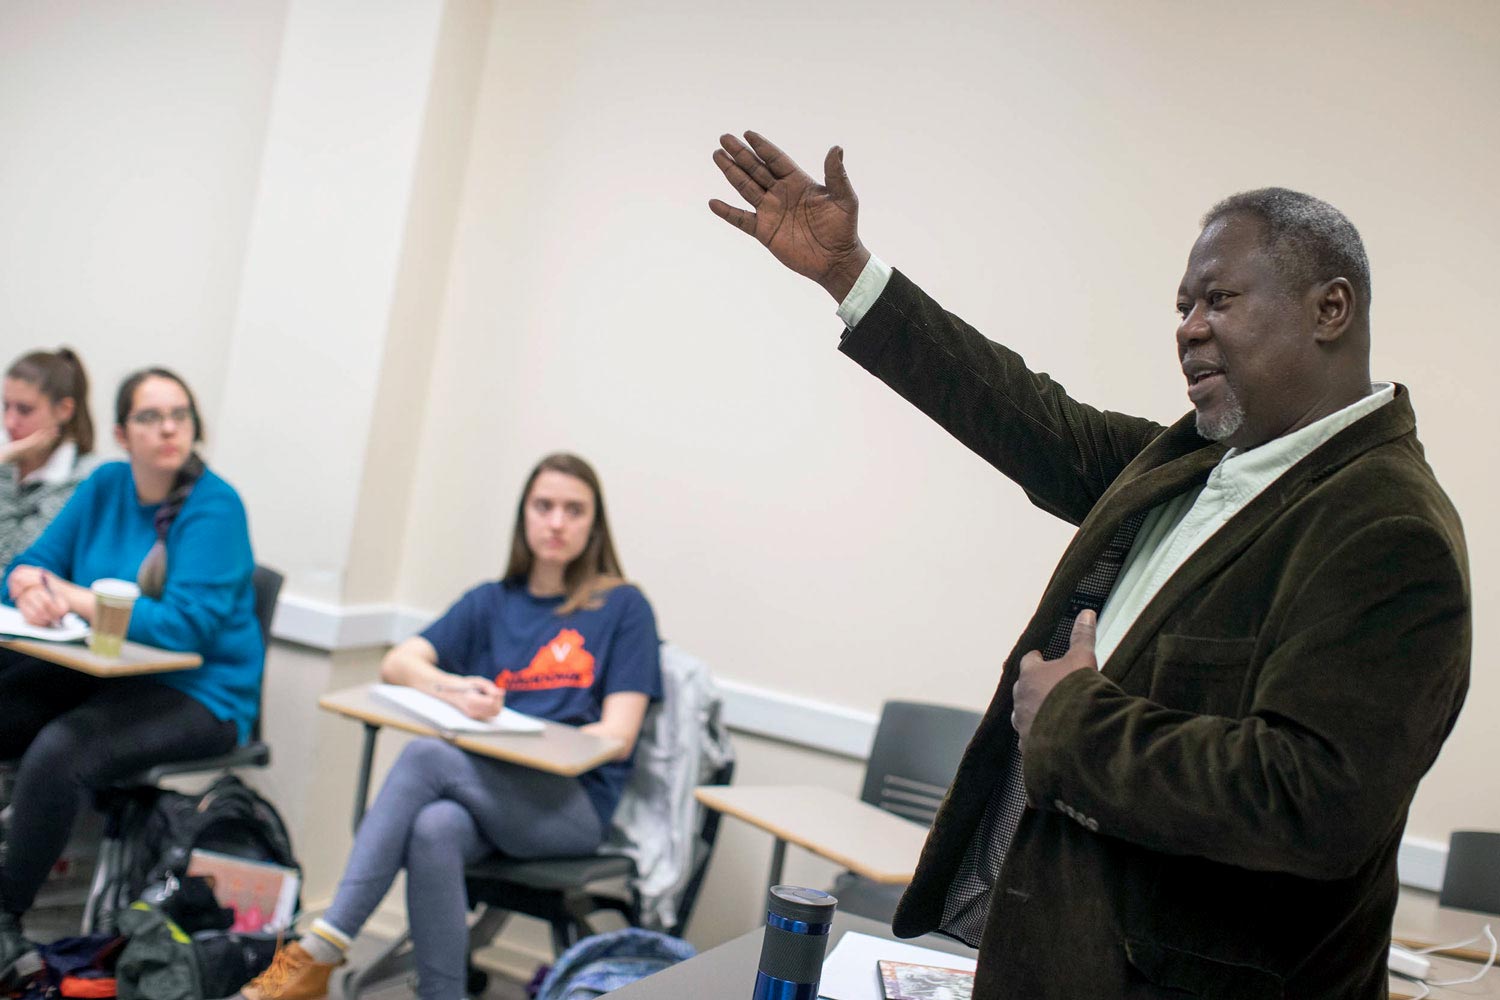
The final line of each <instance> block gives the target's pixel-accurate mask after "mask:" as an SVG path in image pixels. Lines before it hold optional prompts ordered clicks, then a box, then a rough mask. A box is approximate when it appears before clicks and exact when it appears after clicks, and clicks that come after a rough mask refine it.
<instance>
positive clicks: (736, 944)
mask: <svg viewBox="0 0 1500 1000" xmlns="http://www.w3.org/2000/svg"><path fill="white" fill-rule="evenodd" d="M850 931H859V932H861V933H864V934H869V935H871V936H873V937H883V938H889V939H891V940H895V936H894V935H893V934H891V929H890V928H889V927H887V926H886V925H885V924H882V923H880V922H878V921H875V920H869V919H867V918H865V917H858V916H855V915H854V914H852V913H835V914H834V916H833V927H832V928H831V929H830V930H829V932H828V953H829V954H830V955H831V954H833V949H834V948H835V947H837V946H838V943H839V939H840V938H842V937H843V936H844V935H845V934H847V933H849V932H850ZM764 935H765V929H764V928H763V927H757V928H756V929H755V930H753V931H750V932H749V933H747V934H742V935H740V936H739V937H737V938H735V939H734V940H733V941H726V942H725V943H724V944H721V945H719V946H718V947H717V948H710V949H709V950H708V951H705V952H704V953H703V954H701V955H697V956H695V957H693V958H690V959H688V960H687V961H686V962H679V963H678V964H677V965H674V966H671V967H670V968H666V969H663V970H662V971H660V972H658V973H657V974H656V975H654V976H647V977H646V978H645V979H642V980H639V981H637V982H634V983H631V984H630V985H629V986H624V987H621V988H620V989H618V990H614V991H613V992H611V993H608V994H606V996H608V997H609V1000H685V998H689V997H693V998H699V997H701V998H704V1000H709V998H713V1000H717V998H720V997H724V998H727V1000H748V998H749V996H750V994H751V992H752V991H753V990H754V988H755V970H756V967H757V966H758V965H759V964H760V946H761V939H762V938H763V937H764ZM908 943H909V944H915V945H921V946H922V947H924V948H934V949H936V950H938V951H945V952H948V953H949V954H950V955H964V956H966V957H968V958H973V957H974V955H975V952H974V949H973V948H966V947H964V946H963V945H961V944H959V943H958V942H957V941H950V940H949V939H948V938H944V937H938V936H936V935H933V934H928V935H925V936H923V937H919V938H914V939H912V940H911V941H909V942H908Z"/></svg>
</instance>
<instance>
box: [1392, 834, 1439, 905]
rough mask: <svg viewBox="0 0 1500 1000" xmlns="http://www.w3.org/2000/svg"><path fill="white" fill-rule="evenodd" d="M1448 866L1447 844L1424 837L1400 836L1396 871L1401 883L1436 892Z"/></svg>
mask: <svg viewBox="0 0 1500 1000" xmlns="http://www.w3.org/2000/svg"><path fill="white" fill-rule="evenodd" d="M1447 867H1448V845H1447V844H1444V843H1442V842H1440V841H1436V840H1428V839H1426V838H1425V837H1402V838H1401V848H1400V850H1399V851H1398V852H1397V854H1396V871H1397V873H1398V877H1399V878H1400V879H1401V884H1402V885H1407V886H1411V887H1412V888H1413V889H1426V890H1428V891H1430V892H1437V891H1438V890H1439V889H1441V888H1442V887H1443V871H1444V869H1446V868H1447Z"/></svg>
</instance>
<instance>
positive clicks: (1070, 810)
mask: <svg viewBox="0 0 1500 1000" xmlns="http://www.w3.org/2000/svg"><path fill="white" fill-rule="evenodd" d="M745 140H746V142H741V141H740V140H739V139H737V138H735V137H734V136H730V135H725V136H723V137H722V138H721V139H720V144H721V148H720V149H718V150H716V151H715V152H714V161H715V163H717V165H718V166H719V168H720V170H722V171H723V173H724V176H725V177H726V178H727V179H728V180H729V182H730V184H731V185H733V187H734V188H735V190H736V191H738V192H739V194H740V196H741V197H743V198H744V199H745V201H746V202H748V203H749V206H750V210H748V211H747V210H745V209H741V208H735V207H733V206H730V205H728V204H725V203H724V202H722V201H718V200H714V201H711V202H710V203H709V207H710V208H711V209H712V210H713V212H714V213H715V214H716V215H718V216H719V217H720V218H722V219H724V220H725V221H727V222H729V223H730V224H732V225H734V226H735V227H737V228H739V229H741V230H743V231H744V232H746V233H749V234H751V235H753V236H754V237H755V238H756V239H758V240H759V241H760V242H761V243H762V244H764V245H765V246H766V248H767V249H769V250H770V251H771V254H772V255H773V256H774V257H775V258H776V259H777V260H779V261H781V263H782V264H784V265H786V266H787V267H788V268H790V269H791V270H793V271H796V272H797V273H798V274H802V275H804V276H806V277H809V278H811V279H813V280H814V281H816V282H818V283H819V284H820V285H822V286H823V288H825V289H826V290H827V291H828V292H829V294H831V295H832V296H833V298H834V299H835V300H836V301H838V302H839V303H840V305H839V315H840V318H841V319H843V320H844V323H845V326H846V327H847V328H848V330H847V332H846V333H845V335H844V339H843V342H842V344H841V346H840V350H842V351H843V352H844V353H845V354H847V355H848V356H849V357H851V358H853V359H854V360H855V361H857V362H858V363H859V364H860V365H862V366H864V367H865V368H866V369H868V370H869V371H870V372H871V373H873V374H874V375H875V376H876V377H878V378H880V379H881V380H882V381H884V382H885V383H886V384H887V385H889V386H891V387H892V388H893V389H895V390H896V391H897V392H898V393H900V394H901V395H902V396H904V397H905V398H906V399H907V400H909V401H910V402H911V403H913V404H914V405H915V406H917V408H919V409H920V410H922V412H924V413H926V414H927V415H929V416H930V417H932V418H933V419H934V420H936V421H937V422H938V423H939V424H941V425H942V426H943V427H944V428H946V429H947V430H948V431H949V432H950V433H952V434H953V435H954V436H955V437H956V438H958V439H959V440H960V441H962V442H963V443H964V444H965V445H967V446H968V447H969V448H971V449H972V450H973V451H974V452H975V453H977V454H978V455H979V456H980V457H981V458H983V459H985V460H986V461H988V462H989V463H990V464H992V465H994V466H995V467H996V468H997V469H999V470H1000V471H1001V472H1003V473H1005V474H1006V475H1007V476H1009V477H1010V478H1011V479H1013V480H1015V482H1016V483H1017V484H1019V485H1020V486H1021V488H1022V489H1023V490H1025V491H1026V494H1027V496H1028V497H1029V498H1030V499H1031V501H1032V502H1033V503H1034V504H1036V505H1037V506H1038V507H1040V508H1041V509H1042V510H1044V511H1047V512H1048V513H1050V514H1054V515H1056V516H1057V517H1060V518H1063V519H1064V520H1066V521H1068V522H1070V523H1072V524H1075V525H1077V526H1078V531H1077V534H1076V535H1075V536H1074V537H1073V540H1072V542H1071V543H1070V544H1069V546H1068V548H1067V551H1066V552H1065V553H1064V554H1063V557H1062V561H1061V562H1060V563H1059V564H1058V567H1057V569H1056V571H1055V572H1054V573H1053V576H1052V579H1051V580H1050V581H1048V583H1047V586H1046V589H1045V590H1044V591H1043V593H1042V597H1041V600H1040V602H1039V603H1038V605H1037V611H1036V614H1035V616H1034V617H1033V618H1032V619H1031V622H1030V623H1029V624H1028V625H1027V627H1026V630H1025V632H1024V633H1022V635H1021V637H1020V641H1019V642H1018V643H1017V644H1016V647H1015V648H1014V649H1013V650H1012V651H1011V652H1010V653H1009V655H1008V656H1006V658H1005V660H1004V661H1003V668H1002V671H1001V676H1000V684H999V687H998V688H997V690H996V692H995V696H994V699H993V700H992V701H991V703H990V706H989V710H988V712H987V713H986V715H985V717H984V721H983V722H982V723H981V724H980V726H979V729H978V731H977V732H976V733H975V735H974V739H973V742H972V743H971V744H970V745H969V748H968V750H967V751H966V752H965V754H964V758H963V762H962V764H961V765H960V767H959V770H958V774H957V777H956V778H955V779H954V784H953V788H952V790H951V792H950V793H949V795H948V798H947V800H946V801H945V802H944V804H943V808H942V810H941V811H940V812H939V814H938V817H937V820H936V822H935V823H934V824H933V827H932V832H931V834H930V835H929V836H928V839H927V845H926V847H925V848H924V850H923V852H922V858H921V862H920V864H919V866H918V869H917V873H916V877H915V878H914V879H913V881H912V884H911V887H910V888H909V889H908V890H907V892H906V895H905V897H904V898H903V899H902V901H901V906H900V908H899V909H898V910H897V913H896V918H895V921H894V927H895V930H896V932H897V933H898V934H901V935H902V936H911V935H916V934H921V933H924V932H926V931H930V930H934V929H940V930H942V931H944V932H946V933H949V934H951V935H953V936H955V937H958V938H960V939H962V940H964V941H967V942H969V943H970V944H975V945H978V947H979V949H980V951H979V971H978V976H977V979H976V981H975V994H974V995H975V997H976V998H982V1000H991V998H1001V997H1004V998H1025V1000H1033V998H1038V997H1057V998H1067V1000H1077V998H1095V997H1097V998H1111V997H1123V998H1146V997H1151V998H1157V997H1211V998H1227V1000H1240V998H1243V1000H1251V998H1253V1000H1267V998H1277V997H1287V998H1357V1000H1376V998H1381V1000H1383V998H1384V997H1385V995H1386V949H1387V946H1388V944H1389V941H1390V929H1391V918H1392V914H1393V912H1394V910H1395V906H1396V897H1397V881H1396V852H1397V848H1398V847H1399V845H1400V841H1401V833H1402V830H1403V828H1404V826H1405V823H1406V814H1407V809H1408V807H1409V805H1410V803H1411V799H1412V796H1413V794H1414V793H1415V791H1416V787H1417V782H1418V780H1419V779H1420V778H1421V777H1422V775H1423V774H1424V773H1425V772H1426V771H1427V769H1428V768H1429V767H1430V766H1431V765H1432V762H1433V760H1434V759H1435V758H1436V756H1437V753H1438V749H1439V747H1440V746H1441V745H1442V742H1443V740H1444V739H1445V738H1446V736H1447V735H1448V733H1449V731H1450V730H1451V729H1452V727H1453V723H1454V721H1455V719H1456V717H1457V714H1458V710H1459V706H1460V704H1461V703H1462V701H1463V696H1464V692H1465V690H1466V689H1467V686H1468V671H1469V650H1470V597H1469V583H1468V561H1467V555H1466V552H1465V548H1464V539H1463V532H1462V527H1461V525H1460V524H1459V519H1458V515H1457V513H1456V512H1455V511H1454V509H1453V506H1452V504H1451V503H1450V502H1449V501H1448V498H1447V497H1446V496H1445V495H1444V493H1443V491H1442V489H1441V487H1439V486H1438V483H1437V480H1436V479H1435V478H1434V476H1433V473H1432V470H1431V469H1430V468H1429V467H1428V466H1427V463H1426V462H1425V461H1424V459H1423V457H1422V446H1421V445H1420V444H1419V443H1418V441H1417V435H1416V417H1415V415H1414V413H1413V410H1412V405H1411V399H1410V396H1409V394H1408V392H1407V390H1406V389H1405V387H1403V386H1400V385H1394V384H1391V383H1374V384H1372V383H1371V381H1370V369H1369V354H1370V273H1369V264H1368V261H1367V259H1366V257H1365V251H1364V246H1363V244H1362V242H1361V241H1360V238H1359V234H1358V232H1357V231H1356V230H1355V229H1354V227H1353V225H1351V224H1350V223H1349V221H1348V219H1346V218H1345V217H1344V216H1343V215H1342V214H1341V213H1340V212H1338V211H1337V210H1336V209H1334V208H1333V207H1332V206H1331V205H1328V204H1326V203H1324V202H1322V201H1319V200H1318V199H1316V198H1312V197H1309V196H1307V195H1303V194H1298V193H1296V192H1293V191H1287V190H1284V189H1279V188H1270V189H1265V190H1261V191H1251V192H1246V193H1243V194H1238V195H1234V196H1232V197H1230V198H1226V199H1225V200H1224V201H1222V202H1220V203H1219V204H1218V205H1216V206H1215V207H1214V208H1213V209H1212V210H1210V212H1209V213H1208V215H1207V216H1205V218H1204V220H1203V230H1202V233H1201V234H1200V235H1199V237H1198V239H1197V242H1195V243H1194V244H1193V247H1192V250H1191V252H1190V253H1189V255H1188V261H1187V270H1186V272H1185V273H1184V274H1183V276H1182V283H1181V285H1180V286H1179V287H1178V289H1177V311H1178V313H1179V314H1180V315H1181V317H1182V320H1181V323H1180V324H1179V325H1178V327H1177V355H1178V358H1179V360H1180V364H1181V367H1182V374H1183V377H1184V378H1185V380H1186V383H1187V394H1188V398H1189V399H1190V400H1191V401H1192V405H1193V412H1192V413H1190V414H1188V415H1187V416H1185V417H1183V418H1182V419H1181V420H1179V421H1177V422H1176V423H1174V424H1172V425H1171V426H1169V427H1163V426H1161V425H1159V424H1156V423H1153V422H1152V421H1149V420H1144V419H1141V418H1138V417H1130V416H1125V415H1122V414H1119V413H1114V412H1110V411H1107V410H1100V409H1095V408H1094V407H1091V406H1088V405H1086V404H1084V403H1080V402H1078V401H1075V400H1073V399H1071V398H1069V397H1068V396H1067V395H1066V393H1065V392H1064V391H1063V389H1062V387H1061V386H1059V385H1058V384H1057V383H1055V382H1054V381H1052V380H1051V379H1050V378H1049V377H1048V376H1046V375H1044V374H1041V373H1037V372H1032V371H1029V370H1028V369H1027V368H1026V366H1025V364H1024V363H1023V361H1022V359H1021V358H1020V357H1019V356H1018V355H1016V354H1015V353H1014V352H1012V351H1010V350H1007V349H1006V348H1005V347H1003V346H1001V345H999V344H997V343H994V342H991V341H989V340H986V339H985V338H984V337H983V336H982V335H980V334H979V333H978V332H976V331H975V330H974V329H973V328H971V327H970V326H968V325H967V324H966V323H964V322H963V321H962V320H961V319H959V318H958V317H956V316H954V315H952V314H951V313H948V312H945V311H944V310H943V308H942V307H941V306H939V305H938V303H936V302H934V301H933V300H932V299H931V298H930V297H929V296H927V295H926V294H924V293H923V292H922V290H921V289H920V288H918V287H917V286H916V285H915V284H913V283H912V281H911V280H910V279H908V278H907V277H906V276H905V275H903V274H901V273H900V272H898V271H893V270H891V269H890V268H888V267H887V266H886V265H885V264H883V263H881V262H880V261H879V260H878V259H877V258H874V257H872V256H871V255H870V253H869V251H867V250H866V249H865V248H864V246H863V244H862V243H861V242H860V239H859V232H858V225H857V217H858V201H857V199H856V198H855V195H854V190H853V188H852V187H851V185H850V182H849V178H848V175H847V174H846V173H845V171H844V166H843V152H842V150H840V149H838V148H837V147H834V148H833V149H831V150H830V151H829V153H828V156H827V158H826V160H825V161H824V182H823V183H822V184H818V183H816V182H815V181H814V180H813V179H812V178H811V177H810V176H808V174H806V173H805V172H804V171H802V170H801V169H800V168H798V166H797V165H796V164H795V163H793V162H792V161H791V159H790V158H788V157H787V156H786V154H784V153H783V152H782V151H781V150H779V149H777V148H776V147H775V146H774V145H772V144H771V143H770V142H769V141H767V140H766V139H764V138H763V137H761V136H758V135H756V134H755V133H753V132H752V133H746V135H745ZM747 143H748V145H747ZM997 654H998V651H997Z"/></svg>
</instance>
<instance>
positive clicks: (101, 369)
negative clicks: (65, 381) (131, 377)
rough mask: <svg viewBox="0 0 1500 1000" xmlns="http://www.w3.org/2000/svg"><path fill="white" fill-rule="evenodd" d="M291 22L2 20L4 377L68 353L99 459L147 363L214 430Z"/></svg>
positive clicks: (11, 14)
mask: <svg viewBox="0 0 1500 1000" xmlns="http://www.w3.org/2000/svg"><path fill="white" fill-rule="evenodd" d="M285 6H286V5H285V4H284V3H283V2H281V0H258V2H256V3H247V4H204V3H200V2H197V0H141V2H132V3H128V4H117V3H110V2H107V0H102V2H101V0H92V2H86V0H60V2H51V0H18V2H14V3H6V4H3V5H0V136H5V140H4V149H5V152H4V154H3V155H0V219H3V220H4V224H3V225H0V355H3V361H0V364H9V362H10V360H11V358H13V357H15V356H16V355H19V354H21V353H22V352H23V351H28V350H32V349H35V348H39V347H41V348H54V347H56V346H58V345H59V344H67V345H69V346H71V347H74V348H75V349H77V350H78V351H79V353H80V354H81V355H82V357H83V360H84V363H85V365H86V366H87V368H88V370H89V374H90V376H91V377H92V380H93V384H94V391H93V393H92V395H93V405H94V419H95V423H96V424H97V425H98V426H99V427H100V430H101V440H102V441H104V445H103V447H102V448H101V451H102V452H104V453H107V454H114V453H115V450H114V446H113V445H112V444H110V443H109V427H110V424H111V423H112V422H113V419H114V418H113V415H112V407H113V400H114V389H115V386H116V385H117V384H118V383H119V381H120V379H121V377H123V376H124V375H125V374H126V373H127V372H129V371H131V370H133V369H135V368H139V367H141V366H143V365H147V364H167V365H169V366H171V367H173V368H175V369H177V370H178V371H180V372H181V374H182V375H183V376H184V377H185V378H187V379H188V381H189V382H190V383H191V384H192V386H193V388H194V389H195V390H196V391H197V393H198V397H199V402H200V404H201V406H202V407H203V411H204V414H205V416H206V418H207V423H208V429H209V431H210V433H211V434H212V433H213V432H214V431H216V429H217V420H216V417H217V416H218V412H219V402H220V398H221V388H222V386H223V382H224V377H225V361H226V358H227V356H228V350H227V347H228V343H229V332H230V323H231V320H232V319H233V316H234V308H235V301H236V297H237V294H238V288H239V279H240V271H241V267H242V264H243V257H244V252H245V234H246V229H247V227H248V225H249V220H250V212H251V205H252V201H253V196H254V191H255V185H256V179H257V176H258V173H259V169H260V150H261V143H262V140H263V137H264V133H265V125H266V112H267V107H268V102H269V100H270V93H271V86H272V82H273V80H274V78H275V73H276V66H277V57H278V53H279V45H280V40H281V28H282V21H283V18H284V16H285Z"/></svg>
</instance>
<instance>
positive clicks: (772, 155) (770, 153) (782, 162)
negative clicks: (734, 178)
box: [725, 132, 798, 186]
mask: <svg viewBox="0 0 1500 1000" xmlns="http://www.w3.org/2000/svg"><path fill="white" fill-rule="evenodd" d="M745 141H746V142H748V143H750V148H751V149H753V150H755V155H756V156H759V157H760V158H761V159H762V160H764V161H765V164H766V169H768V170H770V171H771V176H773V177H775V178H777V179H778V180H779V179H780V178H782V177H790V176H791V175H792V174H795V173H796V172H797V169H798V168H797V163H796V161H794V160H793V159H792V158H791V157H790V156H787V155H786V154H785V153H783V152H782V151H781V150H780V149H779V148H778V147H777V145H776V144H775V143H774V142H772V141H771V140H770V139H767V138H766V137H765V136H763V135H761V134H760V133H759V132H746V133H745ZM725 148H728V147H725ZM768 186H769V185H768Z"/></svg>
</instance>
